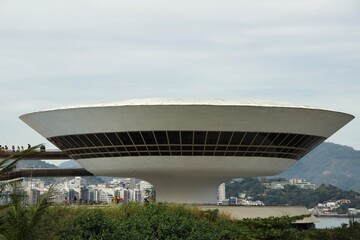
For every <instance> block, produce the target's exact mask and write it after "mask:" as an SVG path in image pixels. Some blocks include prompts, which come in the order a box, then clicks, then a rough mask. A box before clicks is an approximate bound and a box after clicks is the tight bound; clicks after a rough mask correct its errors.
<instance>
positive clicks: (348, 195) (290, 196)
mask: <svg viewBox="0 0 360 240" xmlns="http://www.w3.org/2000/svg"><path fill="white" fill-rule="evenodd" d="M262 181H274V179H272V180H271V179H270V180H268V179H262ZM226 191H227V192H226V195H227V196H238V195H239V193H243V192H246V193H247V194H248V195H250V196H252V197H254V200H261V201H263V202H264V203H265V205H269V206H278V205H291V206H306V207H307V208H312V207H315V206H316V205H317V204H318V203H322V202H324V201H329V200H340V199H349V200H351V204H349V205H346V206H344V207H343V209H342V210H339V211H345V210H347V208H348V207H352V208H360V199H359V198H357V196H359V195H360V194H359V193H357V192H354V191H344V190H341V189H339V188H337V187H335V186H332V185H325V184H322V185H320V186H319V187H318V188H316V189H302V188H299V187H296V186H293V185H285V186H284V189H267V188H265V187H264V186H263V184H262V182H260V180H259V179H257V178H245V179H243V180H242V181H233V182H230V183H227V184H226ZM345 207H346V209H345Z"/></svg>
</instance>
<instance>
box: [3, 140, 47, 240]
mask: <svg viewBox="0 0 360 240" xmlns="http://www.w3.org/2000/svg"><path fill="white" fill-rule="evenodd" d="M39 147H40V145H37V146H34V147H31V148H29V149H26V150H24V151H21V152H15V153H14V154H13V155H11V156H9V157H6V158H5V159H3V160H1V162H0V176H3V175H4V174H6V173H8V172H10V171H11V170H13V169H14V168H15V167H16V163H17V162H18V161H19V160H20V159H21V158H22V157H23V156H25V155H30V154H36V153H37V152H36V151H34V150H35V149H37V148H39ZM20 181H21V180H14V181H7V182H5V183H0V196H1V195H2V192H3V190H4V189H5V187H8V188H10V189H12V191H11V194H9V195H8V196H7V197H9V198H10V200H11V201H10V203H9V204H7V205H4V206H2V207H1V208H0V240H2V239H14V240H15V239H16V240H17V239H19V240H20V239H29V240H30V239H38V238H37V235H38V223H39V221H40V219H41V216H42V215H43V214H44V212H45V210H46V208H48V207H49V206H50V201H49V198H51V197H52V194H53V191H52V187H50V189H49V191H48V192H47V193H46V194H44V195H42V196H41V197H40V198H39V200H38V202H37V204H36V206H35V208H34V209H29V208H27V198H28V197H27V194H26V193H25V192H24V191H23V190H22V189H21V188H20V187H19V183H20Z"/></svg>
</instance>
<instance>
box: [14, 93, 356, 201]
mask: <svg viewBox="0 0 360 240" xmlns="http://www.w3.org/2000/svg"><path fill="white" fill-rule="evenodd" d="M20 118H21V119H22V120H23V121H24V122H25V123H27V124H28V125H29V126H30V127H32V128H33V129H35V130H36V131H37V132H39V133H40V134H41V135H42V136H44V137H45V138H46V139H48V140H49V141H50V142H52V143H53V144H54V145H55V146H57V147H58V148H59V149H61V150H62V151H64V152H65V153H66V154H68V155H69V156H70V157H72V158H73V159H75V160H76V161H77V162H78V163H79V164H81V165H82V166H83V167H84V168H86V169H87V170H88V171H90V172H91V173H93V174H94V175H100V176H119V177H120V176H121V177H135V178H141V179H144V180H147V181H149V182H150V183H152V184H153V185H154V186H155V189H156V194H157V200H158V201H167V202H180V203H215V202H216V195H217V187H218V186H219V184H220V183H222V182H224V181H226V180H228V179H232V178H238V177H256V176H268V175H275V174H278V173H281V172H282V171H284V170H286V169H287V168H288V167H290V166H291V165H292V164H293V163H295V162H296V161H298V160H299V159H300V158H302V157H303V156H304V155H305V154H307V153H308V152H309V151H311V150H312V149H313V148H314V147H316V146H317V145H318V144H320V143H321V142H323V141H324V140H325V139H326V138H328V137H329V136H331V135H332V134H333V133H335V132H336V131H337V130H339V129H340V128H341V127H343V126H344V125H345V124H347V123H348V122H349V121H351V120H352V119H353V118H354V117H353V116H352V115H349V114H345V113H341V112H335V111H329V110H324V109H316V108H312V107H305V106H296V105H291V104H283V103H272V102H244V101H238V100H208V99H201V100H193V99H192V100H189V99H186V100H184V99H142V100H128V101H122V102H115V103H108V104H96V105H86V106H73V107H66V108H58V109H50V110H45V111H40V112H35V113H29V114H25V115H22V116H21V117H20Z"/></svg>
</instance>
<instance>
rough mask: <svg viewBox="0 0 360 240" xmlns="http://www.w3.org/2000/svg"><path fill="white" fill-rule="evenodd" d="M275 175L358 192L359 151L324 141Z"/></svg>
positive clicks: (359, 187)
mask: <svg viewBox="0 0 360 240" xmlns="http://www.w3.org/2000/svg"><path fill="white" fill-rule="evenodd" d="M275 177H283V178H304V179H306V180H308V181H310V182H313V183H317V184H321V183H325V184H331V185H334V186H336V187H339V188H341V189H344V190H354V191H357V192H360V151H357V150H354V149H353V148H351V147H348V146H342V145H339V144H334V143H329V142H325V143H322V144H321V145H319V146H318V147H317V148H315V149H314V150H313V151H312V152H310V153H309V154H308V155H306V156H305V157H304V158H302V159H301V160H300V161H298V162H297V163H295V164H294V165H293V166H292V167H290V168H289V169H288V170H287V171H285V172H283V173H282V174H280V175H277V176H275Z"/></svg>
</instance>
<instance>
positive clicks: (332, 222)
mask: <svg viewBox="0 0 360 240" xmlns="http://www.w3.org/2000/svg"><path fill="white" fill-rule="evenodd" d="M317 219H318V220H319V222H317V223H315V227H316V228H334V227H341V224H342V223H346V224H349V218H333V217H318V218H317ZM355 221H356V222H360V218H355Z"/></svg>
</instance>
